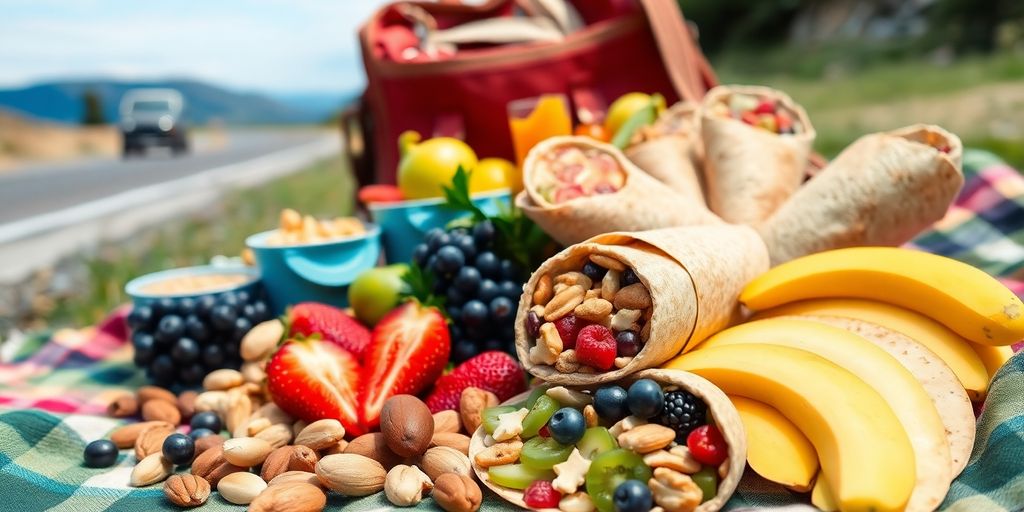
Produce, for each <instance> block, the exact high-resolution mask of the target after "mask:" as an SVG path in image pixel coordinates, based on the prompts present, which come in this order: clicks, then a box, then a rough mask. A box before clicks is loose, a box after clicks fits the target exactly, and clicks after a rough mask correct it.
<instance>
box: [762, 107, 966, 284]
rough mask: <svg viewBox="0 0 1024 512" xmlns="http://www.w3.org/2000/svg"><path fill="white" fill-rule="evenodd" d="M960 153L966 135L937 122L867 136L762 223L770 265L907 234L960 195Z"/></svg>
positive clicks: (901, 239)
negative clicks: (959, 134)
mask: <svg viewBox="0 0 1024 512" xmlns="http://www.w3.org/2000/svg"><path fill="white" fill-rule="evenodd" d="M940 148H942V149H946V150H947V151H946V152H943V151H940ZM962 155H963V146H962V145H961V143H960V139H959V138H958V137H957V136H956V135H953V134H952V133H949V132H947V131H946V130H943V129H942V128H939V127H938V126H931V125H913V126H908V127H905V128H900V129H898V130H893V131H890V132H882V133H874V134H870V135H865V136H864V137H861V138H860V139H858V140H857V141H856V142H854V143H853V144H851V145H850V146H848V147H847V148H846V149H845V150H843V152H842V153H840V154H839V156H837V157H836V159H835V160H833V161H832V163H830V164H829V165H828V166H827V167H825V169H824V170H823V171H821V172H820V173H819V174H818V175H816V176H815V177H814V178H812V179H811V180H810V181H809V182H807V184H805V185H804V186H803V188H801V189H800V190H799V191H797V193H796V194H794V195H793V196H792V197H791V198H790V199H789V201H787V202H786V204H784V205H782V207H781V208H780V209H779V211H777V212H775V214H774V215H772V216H771V217H770V218H769V219H768V220H767V221H765V222H764V223H763V224H762V225H760V226H758V231H759V232H760V233H761V235H762V237H763V238H764V240H765V243H766V244H767V245H768V252H769V253H770V254H771V258H772V265H778V264H780V263H785V262H787V261H789V260H792V259H795V258H799V257H801V256H805V255H808V254H812V253H816V252H821V251H826V250H830V249H839V248H843V247H853V246H860V245H889V246H896V245H901V244H903V243H905V242H907V241H909V240H910V239H911V238H913V237H914V236H915V235H917V234H918V233H920V232H921V231H922V230H924V229H926V228H928V227H929V226H931V225H932V224H933V223H934V222H936V221H938V220H939V219H941V218H942V217H943V216H944V215H945V214H946V211H947V210H948V209H949V205H950V204H951V203H952V202H953V200H954V199H955V198H956V195H957V193H958V192H959V191H960V187H961V186H963V182H964V177H963V173H962V171H961V158H962Z"/></svg>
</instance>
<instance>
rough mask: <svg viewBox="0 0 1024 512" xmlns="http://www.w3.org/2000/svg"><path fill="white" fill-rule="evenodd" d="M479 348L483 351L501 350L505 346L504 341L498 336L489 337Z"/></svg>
mask: <svg viewBox="0 0 1024 512" xmlns="http://www.w3.org/2000/svg"><path fill="white" fill-rule="evenodd" d="M480 348H481V349H483V351H484V352H486V351H490V350H503V349H504V348H505V342H504V341H502V340H499V339H498V338H489V339H488V340H487V341H485V342H484V344H483V346H481V347H480Z"/></svg>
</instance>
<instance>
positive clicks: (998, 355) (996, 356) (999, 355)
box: [971, 343, 1013, 380]
mask: <svg viewBox="0 0 1024 512" xmlns="http://www.w3.org/2000/svg"><path fill="white" fill-rule="evenodd" d="M971 348H973V349H974V351H975V352H977V353H978V358H979V359H981V362H982V364H984V365H985V369H986V370H988V376H989V379H990V380H991V379H992V377H995V376H996V372H998V371H999V369H1000V368H1002V367H1003V365H1004V364H1006V362H1007V361H1009V360H1010V358H1011V357H1013V349H1012V348H1010V347H992V346H989V345H979V344H977V343H971Z"/></svg>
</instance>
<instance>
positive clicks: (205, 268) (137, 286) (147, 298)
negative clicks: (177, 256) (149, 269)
mask: <svg viewBox="0 0 1024 512" xmlns="http://www.w3.org/2000/svg"><path fill="white" fill-rule="evenodd" d="M222 274H231V275H233V274H240V275H243V276H245V277H246V278H247V280H246V281H245V282H242V283H239V284H234V285H229V286H224V287H221V288H211V289H206V290H202V291H196V292H185V293H171V294H168V293H153V292H147V291H146V288H147V287H149V286H150V285H152V284H154V283H158V282H160V281H166V280H168V279H173V278H176V277H183V276H199V275H222ZM259 286H260V274H259V271H257V270H256V269H255V268H251V267H245V266H230V267H225V266H214V265H202V266H198V267H182V268H175V269H171V270H162V271H160V272H153V273H152V274H146V275H144V276H140V277H136V278H135V279H132V280H131V281H128V284H126V285H125V286H124V291H125V293H127V294H128V296H129V297H131V298H132V302H133V303H134V304H139V305H141V304H148V303H150V302H154V301H156V300H159V299H165V298H170V299H184V298H192V299H198V298H199V297H203V296H205V295H217V294H220V293H224V292H238V291H243V290H244V291H247V292H249V293H250V294H254V295H255V294H256V292H257V291H258V288H259Z"/></svg>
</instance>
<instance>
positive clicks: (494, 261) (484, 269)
mask: <svg viewBox="0 0 1024 512" xmlns="http://www.w3.org/2000/svg"><path fill="white" fill-rule="evenodd" d="M474 265H475V266H476V268H477V270H479V271H480V275H482V276H484V277H486V278H489V279H494V280H499V279H501V260H499V259H498V257H497V256H495V255H494V253H493V252H490V251H487V252H482V253H480V254H479V255H478V256H477V257H476V262H475V263H474Z"/></svg>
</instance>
